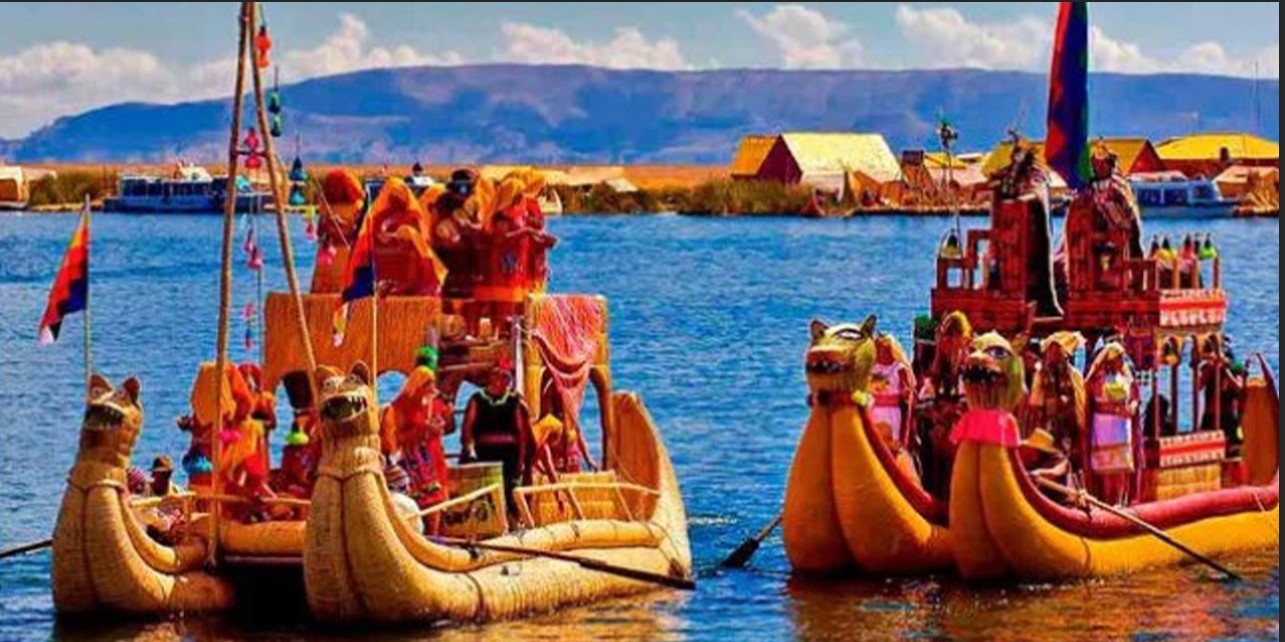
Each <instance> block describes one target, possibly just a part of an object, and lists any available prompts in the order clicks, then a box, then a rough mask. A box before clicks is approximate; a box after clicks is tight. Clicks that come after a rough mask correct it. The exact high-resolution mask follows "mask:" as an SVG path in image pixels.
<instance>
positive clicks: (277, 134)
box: [268, 115, 286, 138]
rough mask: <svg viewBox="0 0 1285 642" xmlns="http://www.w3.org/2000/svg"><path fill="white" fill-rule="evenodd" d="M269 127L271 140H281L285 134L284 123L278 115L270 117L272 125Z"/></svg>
mask: <svg viewBox="0 0 1285 642" xmlns="http://www.w3.org/2000/svg"><path fill="white" fill-rule="evenodd" d="M269 127H270V129H269V130H268V133H270V134H272V137H273V138H281V137H282V136H284V135H285V133H286V125H285V121H283V120H282V119H281V116H280V115H277V116H273V117H272V124H271V125H270V126H269Z"/></svg>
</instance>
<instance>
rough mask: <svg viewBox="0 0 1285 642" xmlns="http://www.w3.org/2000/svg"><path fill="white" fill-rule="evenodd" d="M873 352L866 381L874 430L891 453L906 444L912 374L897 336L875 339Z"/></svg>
mask: <svg viewBox="0 0 1285 642" xmlns="http://www.w3.org/2000/svg"><path fill="white" fill-rule="evenodd" d="M875 349H876V351H877V355H876V358H875V365H874V370H873V378H872V380H871V383H870V393H871V395H873V397H874V407H873V408H871V410H870V416H871V419H873V420H874V424H875V430H876V431H877V432H878V433H879V435H880V436H882V437H883V439H884V443H886V444H888V448H890V449H891V450H892V451H893V452H899V451H902V450H907V449H909V447H910V435H911V430H910V425H909V424H910V412H909V410H910V409H911V408H914V406H915V387H916V384H915V375H914V372H912V371H911V369H910V360H909V359H908V358H907V357H906V351H905V350H904V349H902V347H901V343H900V342H899V341H897V338H896V337H894V336H892V335H889V334H885V335H882V336H880V337H879V339H878V340H877V341H876V342H875Z"/></svg>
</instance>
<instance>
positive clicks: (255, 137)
mask: <svg viewBox="0 0 1285 642" xmlns="http://www.w3.org/2000/svg"><path fill="white" fill-rule="evenodd" d="M262 146H263V140H262V139H261V138H259V130H257V129H255V128H253V127H251V128H250V131H248V132H246V134H245V148H246V149H248V150H250V151H251V152H258V151H259V148H260V147H262Z"/></svg>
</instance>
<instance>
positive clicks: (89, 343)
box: [81, 194, 94, 403]
mask: <svg viewBox="0 0 1285 642" xmlns="http://www.w3.org/2000/svg"><path fill="white" fill-rule="evenodd" d="M81 216H83V217H84V219H85V238H86V242H87V243H89V244H90V245H91V246H92V245H93V242H94V237H93V235H92V233H91V230H90V225H91V224H92V222H93V211H92V207H91V204H90V202H89V195H88V194H86V195H85V211H84V212H82V213H81ZM90 249H91V248H89V247H86V248H85V252H86V253H88V252H89V251H90ZM89 270H90V267H89V264H88V263H87V264H86V265H85V275H86V277H88V276H89ZM92 288H93V284H87V285H86V295H87V296H86V297H85V322H84V325H83V326H82V327H83V329H84V333H85V401H86V402H87V403H88V402H91V401H93V400H94V399H93V397H94V391H93V385H92V384H91V383H90V382H91V381H93V379H94V340H93V332H94V330H93V317H92V316H91V308H92V307H93V306H92V305H91V304H90V302H91V301H92V300H93V295H92Z"/></svg>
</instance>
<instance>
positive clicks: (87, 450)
mask: <svg viewBox="0 0 1285 642" xmlns="http://www.w3.org/2000/svg"><path fill="white" fill-rule="evenodd" d="M89 389H90V393H89V397H90V400H89V405H88V406H87V407H86V409H85V421H84V423H82V424H81V428H80V453H79V455H78V456H77V461H78V462H94V463H102V464H107V465H110V466H114V467H117V468H122V469H123V468H128V467H129V463H130V459H131V457H132V456H133V454H134V445H135V444H136V443H137V442H138V434H139V432H140V431H141V430H142V428H143V406H142V403H141V402H140V401H139V395H140V394H141V393H142V384H140V383H139V381H138V379H135V378H133V377H131V378H129V379H127V380H125V383H124V384H122V385H121V388H120V389H119V390H117V389H116V388H115V387H114V386H112V384H111V382H110V381H108V380H107V378H106V377H103V376H102V375H94V376H93V378H92V379H91V380H90V385H89Z"/></svg>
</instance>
